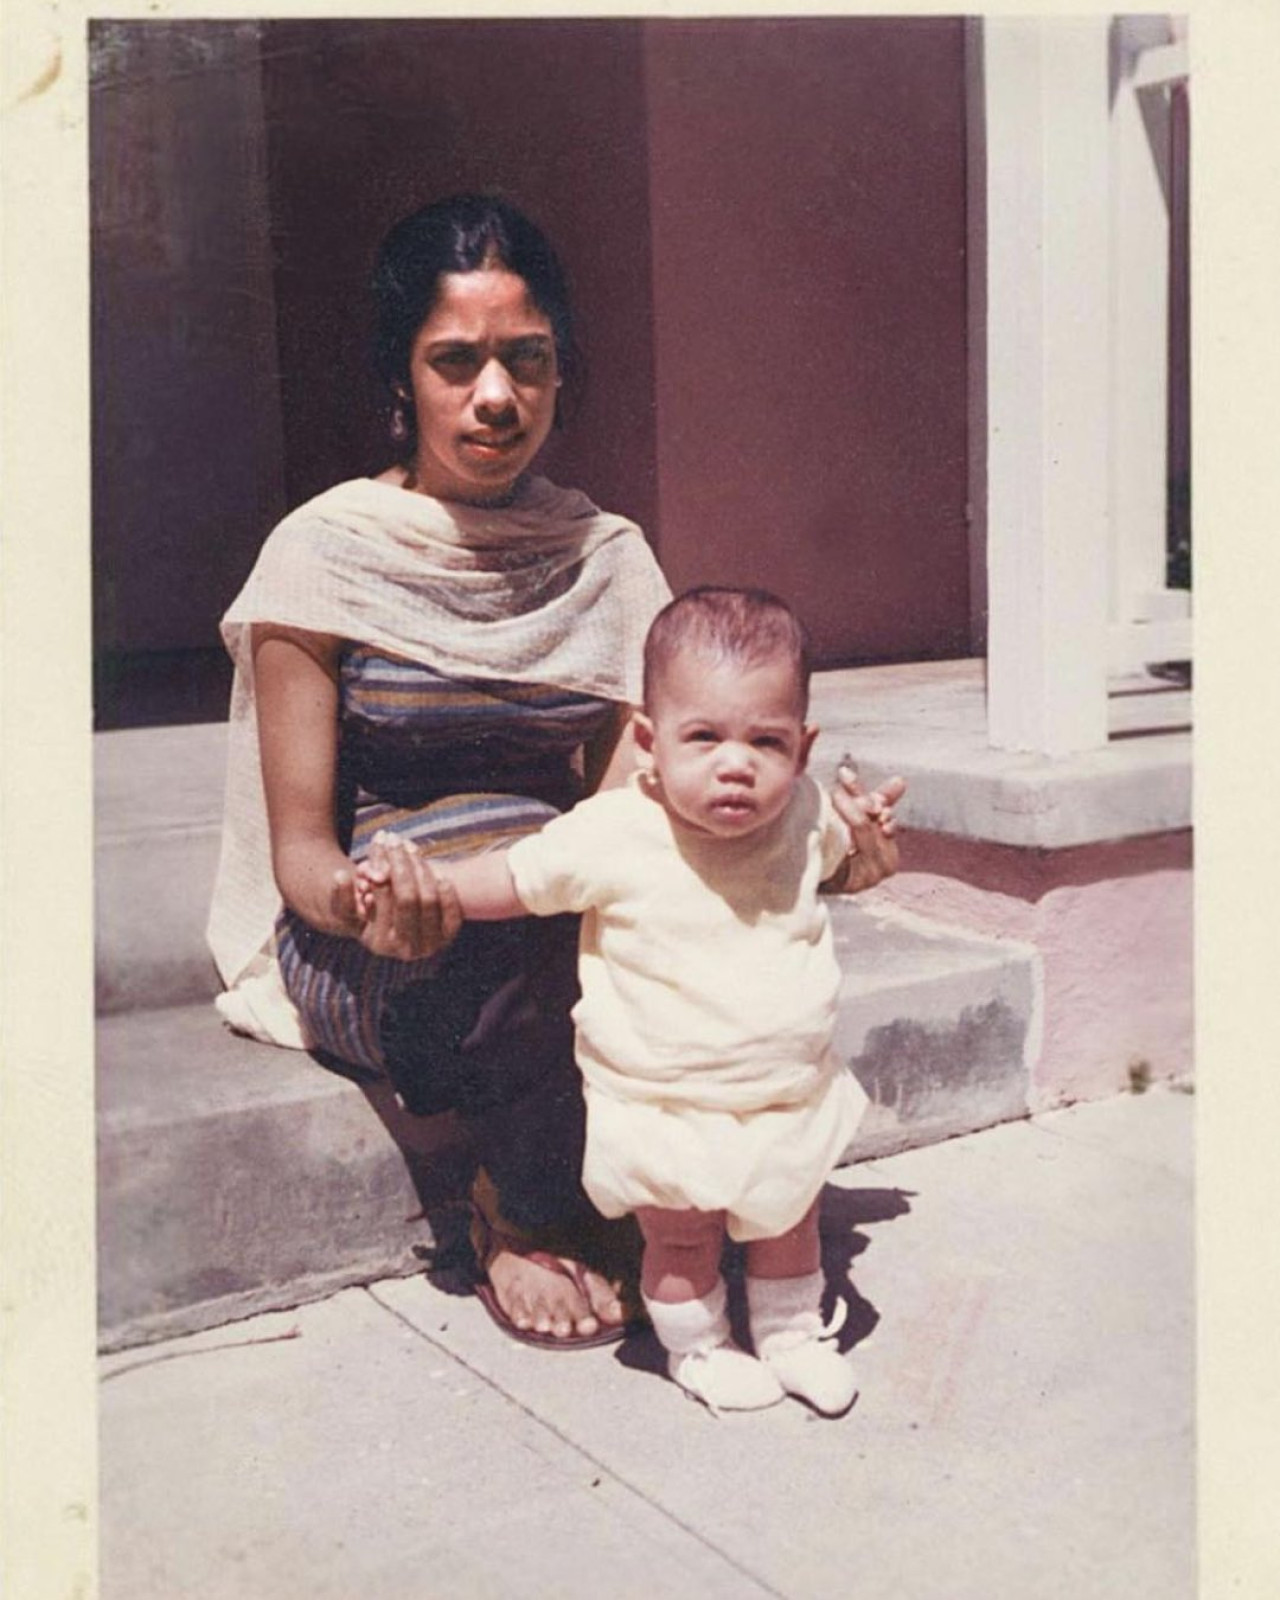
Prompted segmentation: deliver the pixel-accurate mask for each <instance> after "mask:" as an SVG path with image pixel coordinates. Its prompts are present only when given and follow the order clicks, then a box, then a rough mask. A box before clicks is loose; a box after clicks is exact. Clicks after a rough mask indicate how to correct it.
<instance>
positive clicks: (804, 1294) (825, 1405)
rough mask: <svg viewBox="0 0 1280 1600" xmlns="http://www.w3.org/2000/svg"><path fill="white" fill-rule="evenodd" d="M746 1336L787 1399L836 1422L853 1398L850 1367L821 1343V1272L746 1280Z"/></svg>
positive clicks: (826, 1341) (832, 1344) (828, 1341)
mask: <svg viewBox="0 0 1280 1600" xmlns="http://www.w3.org/2000/svg"><path fill="white" fill-rule="evenodd" d="M747 1307H748V1309H749V1311H750V1313H751V1337H752V1339H753V1341H754V1342H755V1347H756V1353H757V1355H758V1356H759V1357H760V1360H761V1362H762V1363H763V1365H764V1366H766V1367H768V1369H769V1371H770V1372H771V1373H772V1374H773V1376H774V1377H775V1378H776V1379H777V1380H778V1382H779V1383H780V1384H781V1385H782V1387H783V1389H785V1390H786V1392H787V1393H788V1394H793V1395H796V1396H797V1397H798V1398H799V1399H801V1400H804V1401H806V1402H807V1403H808V1404H809V1405H811V1406H812V1407H813V1409H814V1410H815V1411H818V1412H821V1414H822V1415H823V1416H825V1417H840V1416H843V1415H844V1413H845V1412H846V1411H847V1410H848V1409H849V1407H850V1406H851V1405H852V1404H853V1402H854V1401H855V1400H856V1399H857V1397H858V1390H857V1386H856V1384H855V1383H854V1377H853V1368H852V1367H851V1366H850V1365H849V1363H848V1362H847V1361H846V1360H845V1359H844V1357H843V1356H842V1355H841V1354H840V1352H839V1350H838V1349H837V1348H836V1346H835V1342H834V1340H832V1339H829V1338H824V1337H823V1334H824V1332H825V1329H824V1327H823V1322H822V1273H821V1272H806V1273H804V1274H803V1276H801V1277H798V1278H752V1277H748V1278H747Z"/></svg>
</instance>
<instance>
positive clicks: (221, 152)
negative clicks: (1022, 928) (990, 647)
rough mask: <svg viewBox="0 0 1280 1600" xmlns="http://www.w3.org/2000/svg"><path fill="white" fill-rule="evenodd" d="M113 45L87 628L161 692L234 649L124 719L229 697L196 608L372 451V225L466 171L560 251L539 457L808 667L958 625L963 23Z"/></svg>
mask: <svg viewBox="0 0 1280 1600" xmlns="http://www.w3.org/2000/svg"><path fill="white" fill-rule="evenodd" d="M94 38H95V41H96V43H95V53H94V59H95V71H94V93H93V105H92V120H91V127H92V153H93V183H92V201H93V241H94V285H95V292H94V401H95V416H94V427H95V435H94V544H95V589H96V617H97V627H98V638H97V644H98V647H99V650H100V651H103V652H106V653H107V654H108V655H111V654H112V653H113V652H114V655H115V657H116V658H118V659H126V660H127V662H131V663H133V664H134V665H135V666H136V665H137V663H139V662H142V663H146V662H151V663H152V669H153V670H152V672H151V680H152V687H153V688H154V687H155V685H156V684H160V685H168V684H171V683H172V682H174V681H177V677H178V676H180V675H181V672H182V671H186V670H188V669H190V670H191V671H193V672H194V670H195V669H194V666H193V665H192V664H193V663H196V662H197V658H199V660H200V662H202V663H203V665H202V667H201V670H202V671H203V670H205V669H206V668H207V669H208V670H209V671H211V672H213V673H214V674H215V677H214V678H206V682H207V685H208V686H210V688H211V691H212V692H210V693H208V694H206V695H205V696H204V699H203V700H202V702H201V706H200V709H199V710H198V711H193V710H192V709H191V707H190V703H189V701H181V700H180V697H179V699H178V700H175V699H174V698H173V697H172V696H170V697H169V699H168V700H167V701H166V702H165V703H164V704H163V705H161V704H160V703H159V702H155V703H154V704H153V706H152V709H151V711H150V712H147V713H146V714H145V715H144V714H143V712H141V711H140V710H139V709H138V707H137V706H133V707H130V706H129V705H124V706H123V707H121V706H113V707H111V708H110V709H109V712H108V715H107V716H106V717H105V719H104V723H105V725H113V724H118V723H121V722H128V721H137V720H185V718H186V717H188V716H194V715H200V716H204V715H213V716H216V715H219V714H220V712H221V708H222V707H223V706H225V681H224V679H223V678H221V677H217V676H216V675H217V674H218V673H222V672H223V671H224V663H223V661H222V657H221V653H220V651H219V650H218V648H217V631H216V624H217V618H218V616H219V614H220V613H221V611H222V609H223V608H224V607H225V605H226V604H227V602H228V600H229V599H230V597H231V595H232V594H233V593H234V590H235V588H236V587H237V586H238V583H239V582H240V580H241V579H242V577H243V575H244V573H245V572H247V570H248V567H249V565H250V563H251V560H252V557H253V553H254V551H255V550H256V547H257V544H258V543H259V542H260V540H261V537H262V536H263V534H264V533H265V532H266V530H267V528H268V527H269V525H270V523H271V521H272V520H273V518H274V517H275V516H276V515H277V514H278V512H279V511H280V510H281V509H282V508H283V506H284V505H285V504H293V503H296V502H297V501H299V500H300V499H302V498H304V497H306V496H308V495H310V494H312V493H314V492H316V491H317V490H319V489H321V488H323V487H325V486H327V485H328V484H331V483H333V482H334V481H336V480H337V479H339V478H342V477H347V476H352V475H355V474H359V473H365V472H371V471H377V470H379V469H380V468H381V467H382V466H384V465H385V464H386V461H387V459H388V454H389V452H388V449H387V446H386V442H385V438H384V435H383V433H382V431H381V430H382V426H383V424H382V422H381V420H380V417H379V414H378V407H377V397H376V392H375V391H374V389H373V386H372V383H371V380H370V376H369V362H368V304H367V282H368V276H369V270H370V266H371V261H372V256H373V252H374V249H375V247H376V244H377V241H378V239H379V238H380V236H381V235H382V233H383V232H384V231H385V229H386V227H387V226H388V225H389V223H391V222H392V221H393V220H394V219H395V218H396V217H398V216H400V215H402V214H403V213H404V212H405V211H407V210H408V209H410V208H412V207H414V206H416V205H418V204H421V203H423V202H424V201H426V200H428V199H433V198H438V197H440V196H442V195H444V194H448V193H451V192H455V191H457V190H459V189H463V188H468V187H481V188H488V189H493V188H496V189H499V190H501V191H504V192H505V193H507V194H508V195H509V196H510V197H511V198H512V199H513V200H515V201H516V203H517V204H519V205H521V206H522V207H523V208H525V209H526V210H528V211H529V212H530V213H531V214H532V215H533V216H534V217H535V218H536V219H537V220H539V221H540V222H541V223H542V224H543V225H544V226H545V227H546V229H547V231H548V232H549V233H550V235H551V237H552V238H553V239H554V240H555V241H556V244H557V246H558V248H559V250H560V252H561V254H562V255H563V256H564V258H565V261H566V264H567V266H568V269H569V274H570V277H571V280H572V284H573V287H574V290H575V299H576V302H577V307H578V311H579V313H580V318H581V325H582V343H583V346H584V349H585V354H586V358H587V368H588V381H587V387H586V392H585V394H584V396H583V397H582V400H581V404H580V406H579V408H578V412H577V415H576V416H575V417H574V418H573V419H572V420H571V422H570V425H569V427H568V428H567V429H566V430H565V431H564V433H563V434H561V435H559V436H557V437H556V438H555V439H554V440H553V443H552V445H551V446H550V447H549V451H548V454H547V456H546V458H545V461H544V464H545V467H546V470H548V471H549V472H550V474H551V475H552V476H553V477H555V478H557V479H558V480H559V481H561V482H565V483H573V484H579V485H581V486H582V487H583V488H585V489H586V490H587V491H588V492H589V493H591V494H592V495H593V496H594V497H595V498H596V499H597V500H599V501H600V502H601V503H602V504H604V505H607V506H610V507H612V508H615V509H618V510H621V511H625V512H628V513H629V514H631V515H632V516H634V517H635V518H636V519H637V520H638V521H640V522H641V523H642V525H643V526H644V527H645V528H646V530H647V531H648V532H649V533H650V535H651V537H652V538H653V539H654V542H655V544H656V545H657V547H658V550H659V554H660V556H661V558H662V560H663V562H664V564H665V566H666V567H667V570H668V572H669V574H670V577H671V579H672V582H673V584H674V585H675V586H676V587H682V586H684V585H686V584H688V583H691V582H695V581H704V580H712V581H726V582H735V581H737V582H762V583H766V584H768V585H770V586H772V587H775V588H778V589H780V590H782V591H783V592H784V593H786V594H788V595H789V596H790V597H792V598H793V599H794V600H795V601H796V603H797V604H798V606H799V607H800V610H801V612H802V614H803V615H804V616H805V618H806V620H807V621H808V623H809V624H810V627H811V629H812V631H813V633H814V636H815V639H816V643H817V646H818V653H819V655H820V657H821V659H823V660H824V661H827V662H831V663H834V662H841V661H849V660H861V659H885V658H895V657H896V658H901V657H905V656H912V655H916V656H944V655H948V654H961V653H965V652H966V650H967V631H968V595H967V585H968V554H967V542H968V541H967V530H966V526H965V499H966V359H967V358H966V350H965V334H966V306H965V259H964V246H965V170H964V157H965V115H964V113H965V100H964V61H963V25H962V23H961V22H959V21H954V20H948V19H895V20H892V21H888V20H879V19H864V18H843V19H835V20H826V19H823V20H814V19H803V20H802V19H772V20H770V19H736V20H733V21H687V22H686V21H679V22H675V21H665V20H661V19H653V18H650V19H645V20H640V19H631V20H519V21H510V20H501V21H499V20H491V21H490V20H486V21H475V20H467V21H452V22H426V21H422V22H418V21H410V22H403V21H387V20H367V21H361V20H344V21H314V20H307V21H257V22H243V23H227V22H220V23H208V22H196V21H193V22H182V23H170V22H140V23H118V22H111V23H106V22H104V23H97V24H95V25H94ZM165 652H176V654H172V655H167V654H165ZM184 663H185V665H184ZM126 688H127V686H126ZM139 693H141V690H139ZM124 698H125V699H126V700H127V699H128V692H126V693H125V695H124Z"/></svg>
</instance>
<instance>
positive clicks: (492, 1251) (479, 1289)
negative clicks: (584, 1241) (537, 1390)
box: [471, 1202, 635, 1350]
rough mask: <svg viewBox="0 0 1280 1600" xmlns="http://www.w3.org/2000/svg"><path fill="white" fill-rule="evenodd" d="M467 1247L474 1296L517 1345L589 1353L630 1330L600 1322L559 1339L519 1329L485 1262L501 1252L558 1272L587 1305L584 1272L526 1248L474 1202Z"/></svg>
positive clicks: (546, 1252) (568, 1262) (568, 1259)
mask: <svg viewBox="0 0 1280 1600" xmlns="http://www.w3.org/2000/svg"><path fill="white" fill-rule="evenodd" d="M471 1245H472V1248H473V1250H474V1251H475V1256H476V1266H477V1269H478V1276H477V1279H476V1284H475V1291H476V1296H477V1298H478V1299H479V1301H480V1304H481V1305H482V1306H483V1307H484V1308H485V1310H486V1311H487V1312H488V1313H489V1316H490V1317H491V1318H492V1320H493V1322H494V1323H496V1325H497V1326H498V1327H499V1328H501V1329H502V1331H503V1333H505V1334H506V1335H507V1336H508V1337H509V1338H511V1339H514V1340H516V1342H517V1343H518V1344H527V1345H533V1346H534V1347H535V1348H536V1349H539V1350H589V1349H593V1348H594V1347H595V1346H597V1345H605V1344H616V1343H617V1342H618V1340H620V1339H624V1338H626V1336H627V1334H628V1333H630V1332H632V1331H633V1330H634V1327H635V1323H633V1322H621V1323H601V1325H600V1327H599V1328H597V1329H596V1331H595V1332H594V1333H577V1332H572V1333H566V1334H564V1335H562V1336H561V1335H557V1334H554V1333H541V1332H539V1331H538V1329H536V1328H521V1327H519V1326H518V1325H517V1324H516V1323H515V1322H514V1321H513V1320H512V1318H511V1317H510V1315H509V1314H508V1313H507V1311H506V1310H505V1308H504V1307H503V1305H502V1303H501V1302H500V1301H499V1299H498V1296H497V1294H496V1293H495V1291H494V1288H493V1285H492V1284H491V1283H490V1282H489V1276H488V1274H489V1263H490V1262H491V1261H492V1260H493V1258H494V1257H495V1256H497V1255H499V1254H501V1253H502V1252H503V1251H510V1253H511V1254H512V1255H517V1256H520V1257H522V1258H523V1259H524V1260H525V1261H531V1262H533V1263H534V1265H535V1266H539V1267H544V1268H546V1269H547V1270H548V1271H550V1272H556V1273H559V1274H560V1276H561V1277H564V1278H568V1279H569V1280H570V1282H571V1283H572V1284H573V1285H574V1287H575V1288H576V1289H577V1290H578V1293H579V1294H580V1295H581V1296H582V1298H583V1301H584V1302H585V1303H586V1304H587V1305H588V1306H589V1305H590V1304H591V1297H590V1295H589V1294H588V1292H587V1276H586V1275H587V1269H586V1268H585V1267H584V1266H583V1265H582V1263H581V1262H580V1261H575V1260H573V1259H572V1258H571V1257H566V1256H558V1255H553V1254H552V1253H551V1252H550V1251H549V1250H536V1249H530V1248H529V1241H528V1239H527V1238H526V1237H525V1236H524V1235H522V1234H520V1233H517V1232H515V1231H512V1230H510V1229H508V1228H505V1227H498V1226H497V1225H495V1224H494V1223H493V1222H492V1221H491V1220H490V1218H489V1217H487V1216H486V1215H485V1213H484V1212H483V1211H482V1210H481V1208H480V1206H479V1205H477V1204H475V1203H474V1202H473V1204H472V1208H471ZM624 1303H625V1297H624Z"/></svg>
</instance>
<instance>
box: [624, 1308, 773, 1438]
mask: <svg viewBox="0 0 1280 1600" xmlns="http://www.w3.org/2000/svg"><path fill="white" fill-rule="evenodd" d="M727 1299H728V1297H727V1293H726V1290H725V1285H724V1280H723V1279H722V1278H721V1279H718V1280H717V1281H716V1283H715V1285H714V1287H713V1288H712V1289H711V1290H710V1291H709V1292H708V1293H707V1294H706V1295H704V1296H703V1297H702V1298H701V1299H699V1300H681V1301H678V1302H676V1303H674V1304H672V1303H670V1302H668V1301H662V1300H650V1299H649V1298H648V1296H646V1297H645V1309H646V1310H647V1311H648V1313H649V1316H650V1318H651V1320H652V1322H653V1331H654V1332H655V1333H656V1334H657V1336H658V1338H659V1339H660V1340H661V1342H662V1345H663V1348H664V1349H665V1350H666V1352H667V1371H668V1372H669V1373H670V1374H671V1376H672V1378H674V1380H675V1381H676V1382H677V1383H678V1384H679V1385H680V1387H681V1388H682V1389H683V1390H684V1392H685V1393H686V1394H687V1395H691V1396H692V1397H693V1399H695V1400H701V1402H702V1403H703V1405H704V1406H706V1407H707V1408H708V1410H710V1411H712V1412H720V1411H761V1410H763V1409H764V1407H765V1406H772V1405H776V1404H777V1403H778V1401H779V1400H781V1399H782V1395H783V1390H782V1385H781V1384H780V1383H779V1382H778V1379H777V1378H776V1377H775V1376H774V1374H773V1373H772V1372H771V1371H770V1370H769V1368H768V1367H767V1366H766V1365H765V1364H764V1362H763V1361H757V1360H756V1358H755V1357H754V1356H751V1355H748V1354H747V1352H746V1351H745V1350H741V1349H739V1348H738V1346H737V1345H736V1344H734V1342H733V1338H732V1336H731V1335H730V1332H729V1316H728V1311H727Z"/></svg>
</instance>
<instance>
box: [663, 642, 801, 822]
mask: <svg viewBox="0 0 1280 1600" xmlns="http://www.w3.org/2000/svg"><path fill="white" fill-rule="evenodd" d="M816 732H817V730H816V729H815V728H809V727H806V725H805V723H804V721H803V717H802V713H801V708H800V693H799V690H798V688H797V685H796V680H795V673H794V671H793V669H792V666H791V663H790V662H789V661H788V660H787V659H786V658H785V657H784V656H777V657H774V658H772V659H770V660H768V661H764V662H761V663H760V664H759V665H757V666H742V665H740V664H739V663H737V662H733V661H723V660H717V659H715V658H714V657H709V656H705V655H700V654H697V653H696V652H693V651H683V652H681V653H679V654H678V655H676V656H675V657H674V659H673V660H671V661H670V662H668V664H667V665H666V667H665V668H664V669H663V671H662V672H661V674H660V676H659V679H658V683H657V690H656V694H655V696H654V700H653V703H652V705H651V706H650V707H649V714H648V715H647V716H644V715H642V716H638V717H637V719H636V741H637V743H638V744H639V746H640V749H641V751H642V753H643V754H644V755H646V756H648V757H649V759H650V761H651V763H652V767H653V771H654V774H655V776H656V777H657V780H658V786H659V790H660V793H661V797H662V799H663V802H664V803H665V805H666V806H667V808H668V810H670V811H672V812H674V813H675V815H676V816H678V817H679V818H680V819H681V820H682V821H683V822H685V823H687V824H688V825H689V826H690V827H691V828H695V829H697V830H698V831H699V832H700V833H709V834H712V835H714V836H715V837H717V838H721V839H734V838H741V837H743V836H745V835H747V834H750V833H754V832H755V831H756V830H757V829H758V828H763V827H765V826H766V825H767V824H768V823H770V822H772V821H773V820H774V819H775V818H776V817H779V816H780V815H781V814H782V812H783V811H784V810H785V809H786V805H787V801H788V800H789V799H790V798H791V790H792V787H793V786H794V784H795V781H796V779H797V777H799V775H800V774H801V773H802V772H803V771H804V768H805V763H806V761H807V760H808V758H809V750H810V747H811V746H812V744H813V740H814V736H815V734H816Z"/></svg>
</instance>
